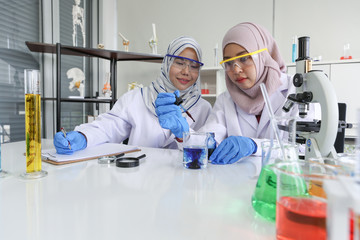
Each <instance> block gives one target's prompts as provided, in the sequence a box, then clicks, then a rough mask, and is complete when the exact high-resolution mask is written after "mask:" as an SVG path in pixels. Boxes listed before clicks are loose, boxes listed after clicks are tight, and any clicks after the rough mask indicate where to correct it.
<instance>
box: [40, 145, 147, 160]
mask: <svg viewBox="0 0 360 240" xmlns="http://www.w3.org/2000/svg"><path fill="white" fill-rule="evenodd" d="M136 151H140V149H139V148H138V147H135V146H129V145H124V144H118V143H104V144H100V145H97V146H94V147H90V148H85V149H84V150H80V151H77V152H74V154H72V155H64V154H57V153H56V150H55V149H46V150H42V151H41V159H42V160H43V161H44V162H48V163H52V164H56V165H61V164H68V163H74V162H81V161H87V160H91V159H96V158H99V157H103V156H112V155H117V154H120V153H130V152H136Z"/></svg>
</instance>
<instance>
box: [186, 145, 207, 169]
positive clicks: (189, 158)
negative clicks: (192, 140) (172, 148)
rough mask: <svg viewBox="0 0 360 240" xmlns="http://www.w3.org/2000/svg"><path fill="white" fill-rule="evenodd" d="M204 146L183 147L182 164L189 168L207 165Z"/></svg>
mask: <svg viewBox="0 0 360 240" xmlns="http://www.w3.org/2000/svg"><path fill="white" fill-rule="evenodd" d="M206 155H207V154H206V148H204V147H197V146H192V147H186V148H184V159H183V165H184V167H185V168H189V169H200V168H205V167H206V165H207V156H206Z"/></svg>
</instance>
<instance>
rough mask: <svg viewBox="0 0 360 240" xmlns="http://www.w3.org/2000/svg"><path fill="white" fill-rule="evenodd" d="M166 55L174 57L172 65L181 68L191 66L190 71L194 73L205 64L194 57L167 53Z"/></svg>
mask: <svg viewBox="0 0 360 240" xmlns="http://www.w3.org/2000/svg"><path fill="white" fill-rule="evenodd" d="M165 57H170V58H174V60H173V63H172V66H174V67H175V68H177V69H179V70H183V69H185V68H186V67H189V71H190V72H193V73H198V72H199V71H200V69H201V67H202V66H203V65H204V64H203V63H202V62H198V61H196V60H194V59H190V58H186V57H181V56H175V55H170V54H166V55H165Z"/></svg>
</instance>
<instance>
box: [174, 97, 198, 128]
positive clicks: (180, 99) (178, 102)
mask: <svg viewBox="0 0 360 240" xmlns="http://www.w3.org/2000/svg"><path fill="white" fill-rule="evenodd" d="M175 97H176V101H175V105H177V106H180V107H181V108H182V110H184V112H185V113H186V114H187V115H188V116H189V117H190V118H191V120H193V121H194V122H195V120H194V118H193V117H192V116H191V114H190V113H189V112H188V110H186V109H185V108H184V107H183V105H181V103H182V102H183V101H184V100H182V98H181V97H178V96H176V95H175Z"/></svg>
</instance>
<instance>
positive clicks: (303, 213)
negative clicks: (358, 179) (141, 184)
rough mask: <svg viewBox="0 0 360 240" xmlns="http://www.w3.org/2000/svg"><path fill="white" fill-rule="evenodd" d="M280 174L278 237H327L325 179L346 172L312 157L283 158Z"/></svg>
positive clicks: (276, 172)
mask: <svg viewBox="0 0 360 240" xmlns="http://www.w3.org/2000/svg"><path fill="white" fill-rule="evenodd" d="M271 168H272V169H273V170H274V172H275V174H276V175H277V200H276V235H277V238H278V239H299V238H302V239H319V240H322V239H323V240H325V239H326V237H327V236H326V216H327V212H326V211H327V196H326V193H325V191H324V188H323V183H324V181H325V180H327V179H336V178H337V175H339V174H340V175H342V174H344V173H343V171H342V170H341V168H339V167H336V166H333V165H328V164H319V163H315V162H310V161H294V162H280V163H276V164H274V165H273V166H272V167H271Z"/></svg>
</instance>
